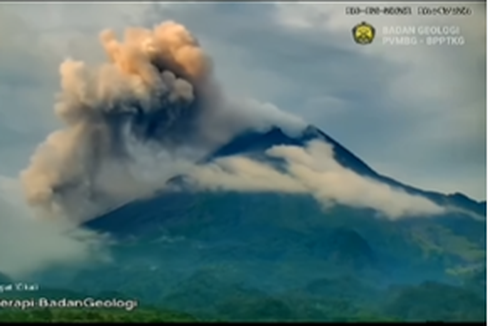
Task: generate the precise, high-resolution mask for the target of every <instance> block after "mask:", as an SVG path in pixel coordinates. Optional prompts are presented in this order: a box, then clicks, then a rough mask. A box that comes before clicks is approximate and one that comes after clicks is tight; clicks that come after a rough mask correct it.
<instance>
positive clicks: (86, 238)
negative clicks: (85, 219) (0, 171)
mask: <svg viewBox="0 0 490 326" xmlns="http://www.w3.org/2000/svg"><path fill="white" fill-rule="evenodd" d="M105 241H106V239H105V238H104V237H103V236H101V235H98V234H97V233H95V232H93V231H88V230H83V229H80V228H78V227H76V226H74V225H73V224H71V223H69V221H67V220H47V221H46V220H44V221H43V220H39V219H37V218H35V216H34V215H33V213H32V211H31V210H30V208H29V207H27V205H25V203H24V199H23V194H22V192H21V189H20V184H19V182H17V181H16V180H13V179H10V178H6V177H2V176H0V272H1V273H5V274H7V275H9V276H12V277H22V276H25V275H28V274H29V273H31V272H33V271H37V270H40V269H43V268H45V267H48V266H52V264H77V263H82V262H83V263H87V262H90V261H95V260H98V259H106V258H108V256H106V255H105V252H104V251H103V250H101V249H103V248H104V243H105Z"/></svg>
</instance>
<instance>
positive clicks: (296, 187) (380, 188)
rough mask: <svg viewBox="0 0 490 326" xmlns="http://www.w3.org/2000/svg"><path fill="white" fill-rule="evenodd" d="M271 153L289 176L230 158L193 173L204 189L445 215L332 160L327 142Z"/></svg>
mask: <svg viewBox="0 0 490 326" xmlns="http://www.w3.org/2000/svg"><path fill="white" fill-rule="evenodd" d="M267 155H268V156H270V157H273V158H280V159H284V160H285V161H286V164H287V172H280V171H278V170H276V169H274V168H273V167H271V166H270V165H268V164H266V163H260V162H258V161H254V160H252V159H249V158H245V157H231V158H224V159H220V160H218V161H217V162H216V163H214V164H213V165H211V166H204V167H199V168H197V169H194V170H193V171H192V174H191V175H192V176H193V177H194V178H196V180H197V182H198V184H199V185H200V186H201V187H203V188H206V189H227V190H230V189H231V190H238V191H276V192H287V193H303V194H312V195H313V196H314V197H315V198H316V199H317V200H318V201H319V202H320V203H321V204H323V205H324V206H325V207H326V208H328V207H330V206H331V205H332V204H343V205H347V206H353V207H359V208H370V209H373V210H376V211H378V212H380V213H381V215H383V216H385V217H387V218H389V219H398V218H403V217H411V216H433V215H437V214H441V213H443V212H444V211H445V210H444V208H442V207H440V206H438V205H436V204H434V203H433V202H431V201H430V200H428V199H426V198H423V197H419V196H414V195H409V194H407V193H406V192H404V191H402V190H398V189H393V188H391V187H390V186H388V185H386V184H382V183H380V182H378V181H376V180H372V179H369V178H365V177H362V176H360V175H358V174H356V173H355V172H353V171H351V170H349V169H346V168H344V167H343V166H341V165H340V164H339V163H338V162H337V161H336V160H335V159H334V157H333V149H332V147H331V146H330V145H329V144H327V143H324V142H320V141H312V142H310V143H309V144H308V146H307V147H306V148H302V147H296V146H275V147H273V148H271V149H269V150H268V151H267Z"/></svg>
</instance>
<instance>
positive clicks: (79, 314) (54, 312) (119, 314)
mask: <svg viewBox="0 0 490 326" xmlns="http://www.w3.org/2000/svg"><path fill="white" fill-rule="evenodd" d="M196 321H197V319H195V318H194V317H192V316H190V315H187V314H183V313H177V312H165V311H158V310H150V309H137V310H134V311H131V312H128V311H121V310H100V309H97V310H85V309H38V310H8V311H0V322H2V323H5V322H28V323H37V322H52V323H62V322H80V323H83V322H127V323H152V322H196Z"/></svg>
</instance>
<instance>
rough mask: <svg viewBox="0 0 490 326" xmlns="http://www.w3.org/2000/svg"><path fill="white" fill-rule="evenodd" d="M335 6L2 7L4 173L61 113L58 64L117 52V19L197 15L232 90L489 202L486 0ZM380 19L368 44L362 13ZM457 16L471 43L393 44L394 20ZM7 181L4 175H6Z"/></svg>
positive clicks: (15, 168) (24, 160)
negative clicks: (462, 7) (105, 40)
mask: <svg viewBox="0 0 490 326" xmlns="http://www.w3.org/2000/svg"><path fill="white" fill-rule="evenodd" d="M344 9H345V6H344V5H335V4H332V3H329V4H320V3H314V4H293V3H283V4H272V3H270V4H269V3H254V4H251V3H250V4H226V3H222V4H219V3H217V4H206V3H201V4H190V3H189V4H186V3H183V4H174V5H169V4H165V5H149V4H141V3H138V4H130V3H124V4H116V3H110V4H101V3H98V4H97V3H84V4H70V3H65V4H47V3H44V4H43V3H38V4H26V3H23V4H2V5H0V98H1V102H0V177H1V176H2V175H3V176H5V177H7V178H12V177H16V176H17V174H18V172H19V171H20V170H22V169H24V168H25V167H26V166H27V165H28V161H29V157H30V155H31V154H32V151H33V149H34V148H35V147H36V146H37V145H38V144H39V143H40V142H42V141H43V140H44V139H45V137H46V135H47V134H48V133H49V132H50V131H52V130H53V129H55V127H56V126H57V124H58V122H57V121H56V120H55V117H54V115H53V113H52V108H53V103H54V100H55V94H56V92H57V90H58V88H59V80H58V65H59V63H60V62H61V61H62V60H63V59H64V58H66V57H73V58H76V59H84V60H87V61H93V62H95V61H100V60H103V59H104V54H103V53H102V49H101V47H100V46H99V45H98V44H96V43H98V33H99V31H100V30H102V29H104V28H112V29H115V30H119V31H120V30H122V29H123V28H124V27H125V26H147V27H148V26H151V25H153V24H155V23H159V22H161V21H164V20H169V19H170V20H175V21H177V22H179V23H182V24H184V25H186V26H187V27H188V28H189V29H190V30H191V31H192V32H193V33H194V34H195V35H196V36H197V37H198V39H199V40H200V42H201V44H202V46H203V47H204V48H205V49H206V50H207V52H208V53H209V54H210V55H211V56H212V57H213V60H214V63H215V69H216V74H217V77H218V79H219V81H220V82H221V84H222V85H223V87H224V88H226V91H227V92H228V93H231V94H236V95H237V96H245V97H251V98H255V99H258V100H261V101H265V102H271V103H273V104H275V105H277V106H278V107H280V108H281V109H283V110H285V111H288V112H292V113H294V114H296V115H298V116H301V117H302V118H303V119H305V120H307V121H308V122H311V123H313V124H315V125H316V126H318V127H320V128H321V129H322V130H323V131H325V132H326V133H327V134H329V135H330V136H331V137H333V138H335V139H337V140H338V141H339V142H340V143H341V144H343V145H344V146H346V147H347V148H348V149H350V150H351V151H352V152H354V153H355V154H357V155H358V156H360V157H361V158H362V159H363V160H364V161H365V162H366V163H368V164H369V165H371V166H372V167H373V168H374V169H376V170H377V171H378V172H380V173H382V174H385V175H389V176H391V177H394V178H396V179H398V180H400V181H402V182H405V183H408V184H411V185H414V186H417V187H421V188H424V189H431V190H438V191H442V192H448V193H449V192H455V191H459V192H463V193H465V194H467V195H469V196H471V197H473V198H475V199H479V200H482V199H484V198H486V182H485V180H486V162H485V157H486V133H485V130H486V113H485V108H486V105H485V102H486V100H485V70H486V66H485V29H486V28H485V9H486V8H485V5H484V4H483V3H480V4H475V5H473V15H472V16H471V17H452V18H448V17H446V18H429V17H417V16H410V17H403V18H401V17H399V16H398V17H392V18H390V17H387V16H384V17H367V18H361V17H352V16H351V17H349V16H345V14H344ZM363 19H365V20H367V21H368V22H369V23H371V24H373V25H374V26H375V27H378V35H379V37H378V39H377V41H378V42H376V41H375V43H374V44H372V45H369V46H359V45H356V44H354V42H353V41H352V37H351V29H352V27H353V26H354V25H355V24H357V23H359V22H360V21H361V20H363ZM395 24H403V25H420V24H424V25H435V24H437V25H441V24H443V25H457V26H459V27H460V28H461V34H462V35H463V36H464V37H465V42H466V44H465V45H464V46H460V47H457V46H452V47H449V46H439V47H435V46H433V47H429V46H426V45H419V46H411V47H407V46H386V45H385V46H383V45H381V44H380V39H381V35H380V33H381V28H382V26H386V25H395ZM1 180H3V179H2V178H0V181H1Z"/></svg>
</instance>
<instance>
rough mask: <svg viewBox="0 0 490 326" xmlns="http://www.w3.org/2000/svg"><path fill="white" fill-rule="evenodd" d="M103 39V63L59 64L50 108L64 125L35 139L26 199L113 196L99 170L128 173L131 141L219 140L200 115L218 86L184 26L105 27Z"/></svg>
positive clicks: (206, 112)
mask: <svg viewBox="0 0 490 326" xmlns="http://www.w3.org/2000/svg"><path fill="white" fill-rule="evenodd" d="M100 40H101V43H102V45H103V47H104V49H105V51H106V53H107V57H108V62H107V63H104V64H102V65H100V66H98V67H89V66H87V65H86V64H85V63H84V62H81V61H74V60H66V61H65V62H63V63H62V64H61V67H60V75H61V94H60V95H59V98H58V102H57V104H56V106H55V113H56V115H57V116H58V118H59V119H60V120H61V121H62V123H63V124H64V127H63V129H61V130H58V131H56V132H54V133H53V134H51V135H50V136H49V137H48V138H47V139H46V141H45V142H44V143H43V144H42V145H40V146H39V148H38V149H37V150H36V152H35V154H34V155H33V157H32V158H31V164H30V166H29V167H28V169H27V170H25V171H23V172H22V174H21V180H22V182H23V184H24V189H25V192H26V196H27V199H28V202H29V203H30V204H31V205H32V206H35V207H40V208H42V211H44V212H45V213H49V214H53V213H55V214H59V213H64V212H63V208H64V207H67V206H71V207H76V206H80V207H82V206H83V207H84V208H83V209H85V210H87V209H88V210H89V211H90V209H89V206H94V207H99V206H100V205H99V204H100V202H101V201H104V200H106V199H107V200H109V201H110V198H105V197H110V196H108V195H107V194H104V193H103V192H101V189H100V188H99V189H98V188H97V187H96V185H95V184H96V183H97V178H98V177H99V176H100V174H101V173H102V171H103V170H104V169H105V170H107V169H113V168H114V166H117V168H118V169H119V170H120V172H122V173H121V174H120V175H119V176H118V177H119V178H124V177H125V172H128V171H126V170H127V167H125V164H126V163H127V164H129V163H131V161H132V160H134V159H135V157H134V156H132V155H131V153H130V152H131V150H130V148H129V147H130V144H138V145H143V144H144V145H145V146H149V147H152V148H155V149H156V150H166V151H170V152H172V151H174V150H177V149H179V148H183V147H185V146H187V147H189V146H191V147H192V146H196V147H201V148H202V147H203V146H204V147H205V146H211V145H212V143H213V142H216V139H213V135H211V133H206V132H205V130H204V129H203V128H202V126H203V124H202V123H201V122H202V121H203V118H206V119H209V117H212V116H213V113H212V112H211V111H213V110H214V111H215V112H217V111H218V110H219V107H220V94H219V93H220V92H219V90H218V88H217V87H216V86H215V84H214V83H213V81H212V76H211V72H212V64H211V61H210V59H209V58H208V57H207V56H206V54H205V53H204V52H203V51H202V49H201V48H200V46H199V43H198V41H197V40H196V39H195V38H194V37H193V36H192V35H191V34H190V33H189V32H188V31H187V30H186V29H185V27H184V26H182V25H179V24H177V23H174V22H165V23H162V24H161V25H158V26H156V27H155V28H154V29H153V30H147V29H142V28H128V29H127V30H126V31H125V34H124V40H123V41H118V40H117V38H116V36H115V34H114V33H113V32H112V31H110V30H107V31H104V32H102V33H101V35H100ZM214 114H215V115H216V113H214ZM207 122H208V121H207ZM214 136H216V135H214ZM215 138H216V137H215ZM115 163H117V164H115ZM126 175H127V174H126ZM127 181H129V180H127ZM84 202H85V203H84ZM82 204H85V205H82ZM105 204H106V205H107V206H111V205H114V204H117V203H115V202H114V203H111V202H107V201H106V202H105ZM94 209H95V208H94ZM70 213H73V212H70Z"/></svg>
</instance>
